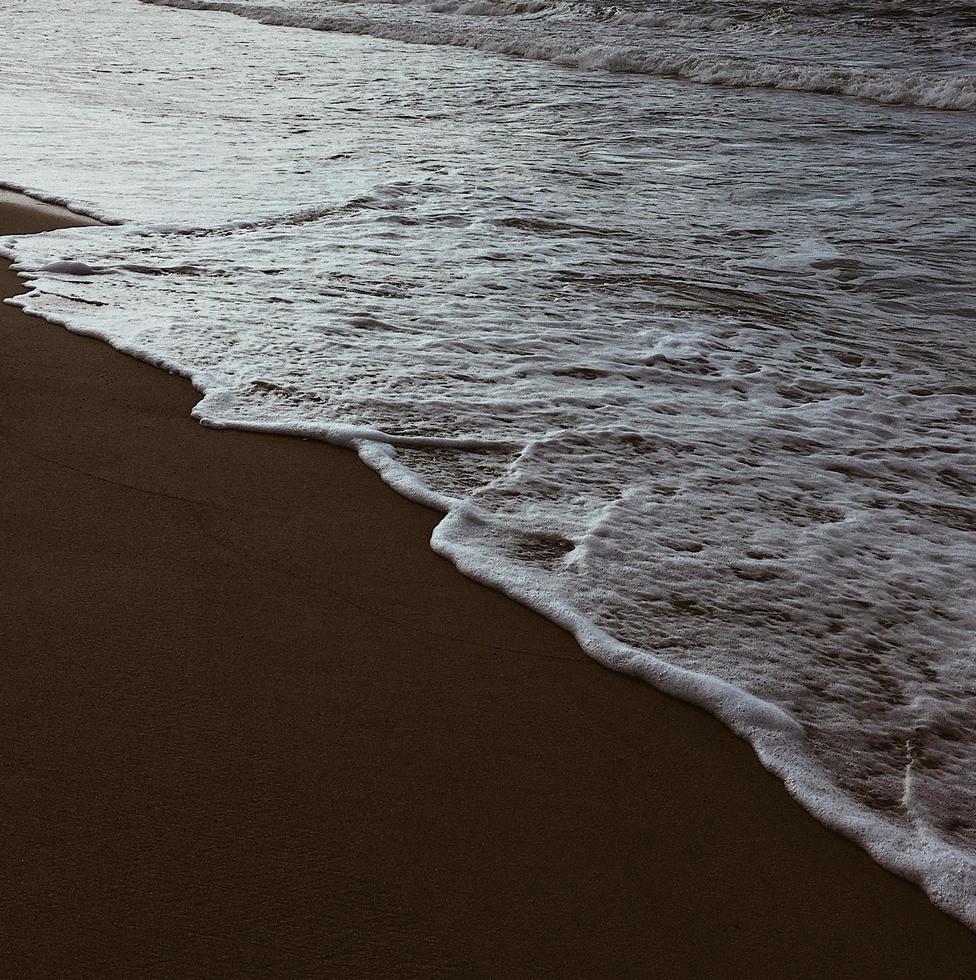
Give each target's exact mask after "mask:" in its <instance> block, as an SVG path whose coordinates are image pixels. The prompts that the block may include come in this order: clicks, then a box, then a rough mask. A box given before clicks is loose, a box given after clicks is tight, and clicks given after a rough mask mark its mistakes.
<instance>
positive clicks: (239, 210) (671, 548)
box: [0, 0, 976, 927]
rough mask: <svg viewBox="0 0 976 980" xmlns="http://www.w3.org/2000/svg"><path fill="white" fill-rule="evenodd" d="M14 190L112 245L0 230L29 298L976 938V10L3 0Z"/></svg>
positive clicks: (7, 176) (7, 136)
mask: <svg viewBox="0 0 976 980" xmlns="http://www.w3.org/2000/svg"><path fill="white" fill-rule="evenodd" d="M0 185H2V186H4V187H6V188H8V189H12V190H18V191H25V192H28V193H30V194H32V195H34V196H36V197H39V198H42V199H44V200H47V201H52V202H56V203H63V204H68V205H70V206H71V207H73V208H75V209H77V210H79V211H81V212H84V213H86V214H89V215H93V216H96V217H98V218H101V219H102V220H103V221H104V222H106V224H105V225H103V226H101V227H91V228H76V229H71V230H66V231H58V232H53V233H49V234H45V235H38V236H32V237H20V238H9V237H7V238H2V237H0V248H2V250H3V253H4V254H5V255H7V256H9V257H12V258H13V259H14V260H15V262H16V263H17V268H18V270H19V271H20V273H21V275H23V276H24V277H25V278H26V279H27V280H28V283H29V286H30V292H29V293H28V294H26V295H24V296H22V297H20V298H19V299H18V300H17V302H18V303H20V304H21V305H23V306H24V307H25V308H26V309H27V310H29V311H30V312H32V313H35V314H38V315H40V316H42V317H44V318H46V319H47V320H50V321H53V322H55V323H59V324H63V325H64V326H65V327H67V328H68V329H70V330H73V331H76V332H78V333H82V334H87V335H91V336H95V337H100V338H102V339H104V340H105V341H107V342H108V343H110V344H111V345H113V346H114V347H116V348H118V349H120V350H122V351H125V352H127V353H129V354H131V355H134V356H136V357H138V358H141V359H143V360H145V361H149V362H151V363H153V364H157V365H159V366H160V367H162V368H165V369H168V370H170V371H173V372H178V373H180V374H182V375H185V376H186V377H188V378H189V379H190V380H191V381H192V382H193V384H194V385H195V386H196V387H197V388H198V389H199V391H200V393H201V400H200V402H199V404H198V405H197V407H196V409H195V410H194V414H195V416H196V417H197V418H198V419H199V420H200V422H201V423H203V424H205V425H208V426H214V427H218V428H223V427H227V428H236V429H249V430H258V431H264V432H279V433H290V434H294V435H299V436H303V437H306V438H313V439H321V440H325V441H328V442H332V443H337V444H340V445H344V446H349V447H352V448H354V449H355V450H356V451H358V453H359V455H360V456H361V457H362V459H363V460H364V461H365V462H366V464H368V465H369V466H371V467H373V468H374V469H375V470H376V471H377V472H379V473H380V475H381V476H382V477H383V478H384V479H385V480H386V481H387V482H388V483H389V484H390V485H391V486H393V487H394V488H396V489H397V490H398V491H400V492H401V493H403V494H405V495H407V496H409V497H411V498H414V499H416V500H419V501H422V502H424V503H426V504H428V505H431V506H433V507H436V508H438V509H439V510H440V511H442V512H443V519H442V520H441V522H440V524H439V525H438V527H437V529H436V531H435V533H434V535H433V538H432V541H431V545H432V547H433V548H434V549H435V550H436V551H437V552H438V553H440V554H441V555H444V556H446V557H447V558H449V559H450V560H451V561H452V562H454V563H455V564H456V565H457V567H458V568H459V569H460V570H461V571H462V572H464V573H465V574H466V575H469V576H471V577H473V578H475V579H478V580H480V581H482V582H485V583H487V584H489V585H491V586H493V587H495V588H498V589H501V590H503V591H505V592H507V593H509V594H510V595H512V596H514V597H515V598H517V599H518V600H520V601H522V602H524V603H526V604H528V605H530V606H532V607H534V608H535V609H537V610H539V611H540V612H541V613H543V614H544V615H546V616H548V617H550V618H551V619H553V620H555V621H556V622H558V623H560V624H562V625H564V626H565V627H566V628H567V629H569V630H571V631H572V632H573V633H574V634H575V635H576V636H577V637H578V639H579V641H580V643H581V644H582V646H583V648H584V649H585V650H586V651H587V653H589V654H590V655H591V656H592V657H594V658H595V659H596V660H597V661H599V662H600V663H602V664H604V665H606V666H607V667H609V668H611V669H614V670H618V671H623V672H625V673H628V674H631V675H635V676H637V677H641V678H644V679H646V680H647V681H648V682H650V684H652V685H654V686H655V687H657V688H659V689H661V690H663V691H666V692H668V693H670V694H672V695H675V696H677V697H679V698H683V699H685V700H687V701H690V702H693V703H695V704H698V705H701V706H703V707H705V708H707V709H708V710H709V711H711V712H712V713H713V714H715V715H717V716H718V717H719V718H720V719H721V720H722V721H724V722H725V723H726V724H727V725H728V726H729V727H730V728H731V729H733V730H734V731H735V732H737V733H738V734H739V735H741V736H742V737H744V738H745V739H747V740H748V741H749V742H750V743H751V744H752V746H753V747H754V748H755V751H756V753H757V755H758V757H759V758H760V760H761V761H762V763H763V764H764V765H765V766H766V767H767V768H769V769H770V770H772V771H773V772H774V773H776V774H777V775H778V776H779V777H781V778H782V780H783V781H784V783H785V784H786V787H787V788H788V790H789V792H790V793H791V794H792V795H793V796H794V797H795V798H796V799H797V800H798V801H799V802H800V803H801V804H802V805H803V806H805V807H806V808H807V809H808V810H809V811H810V812H812V813H813V814H814V815H815V816H816V817H817V818H818V819H820V820H821V821H822V822H823V823H825V824H827V825H828V826H830V827H832V828H834V829H836V830H838V831H839V832H841V833H842V834H845V835H846V836H847V837H849V838H851V839H853V840H855V841H857V842H858V843H859V844H860V845H862V846H863V847H864V848H865V849H866V850H867V851H868V852H869V853H870V854H872V855H873V856H874V858H875V859H876V860H877V861H879V862H880V863H881V864H883V865H884V866H886V867H888V868H890V869H892V870H893V871H896V872H898V873H899V874H901V875H903V876H905V877H907V878H909V879H912V880H914V881H916V882H918V883H919V884H920V885H921V886H922V887H923V888H924V889H925V890H926V891H927V893H928V894H929V895H930V896H931V898H932V900H933V901H934V902H935V903H936V904H937V905H939V906H940V907H942V908H943V909H945V910H947V911H948V912H950V913H952V914H953V915H955V916H956V917H958V918H959V919H961V920H963V921H964V922H966V923H968V924H969V925H970V926H971V927H976V640H974V636H976V302H974V292H976V287H974V280H976V4H974V2H973V0H946V2H936V0H933V2H920V0H620V2H604V0H587V2H577V0H373V2H360V0H270V2H269V0H264V2H251V0H237V2H211V0H152V2H140V0H73V2H72V3H71V4H65V3H64V2H63V0H4V2H3V3H2V4H0ZM321 519H322V520H323V521H328V520H330V515H329V514H328V513H327V512H325V511H323V513H322V515H321ZM652 710H653V708H652V706H651V701H650V699H649V702H648V711H652Z"/></svg>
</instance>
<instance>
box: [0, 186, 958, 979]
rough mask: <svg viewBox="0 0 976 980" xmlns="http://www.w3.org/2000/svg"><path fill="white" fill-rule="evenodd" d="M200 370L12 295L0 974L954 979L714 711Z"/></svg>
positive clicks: (915, 893)
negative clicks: (227, 393) (557, 613)
mask: <svg viewBox="0 0 976 980" xmlns="http://www.w3.org/2000/svg"><path fill="white" fill-rule="evenodd" d="M68 221H69V218H68V217H67V216H66V215H65V214H64V213H59V212H58V211H57V210H55V209H37V208H33V207H31V206H21V205H20V204H18V203H16V202H15V200H14V199H13V198H11V197H10V196H9V195H4V196H3V197H2V198H0V233H11V232H28V231H35V230H40V229H42V228H44V227H52V226H54V225H60V224H65V223H67V222H68ZM19 288H20V284H19V282H18V281H17V280H16V278H15V277H14V276H13V275H12V273H10V272H9V270H7V269H6V267H5V266H4V268H3V270H2V271H0V291H2V293H3V294H4V295H11V294H12V293H14V292H15V291H16V290H17V289H19ZM196 399H197V395H196V393H195V392H194V391H193V389H192V387H191V386H190V385H189V384H188V383H187V382H186V381H184V380H181V379H179V378H176V377H173V376H170V375H168V374H166V373H164V372H162V371H159V370H156V369H154V368H151V367H149V366H147V365H145V364H142V363H140V362H138V361H135V360H132V359H130V358H127V357H125V356H123V355H122V354H119V353H118V352H116V351H114V350H112V349H110V348H109V347H107V346H105V345H103V344H101V343H99V342H97V341H94V340H90V339H85V338H82V337H78V336H75V335H73V334H70V333H68V332H67V331H65V330H63V329H61V328H59V327H54V326H51V325H49V324H46V323H44V322H42V321H40V320H36V319H32V318H28V317H26V316H24V315H23V314H22V313H21V312H20V311H19V310H17V309H15V308H13V307H11V306H9V305H4V306H2V307H0V461H2V462H0V472H2V474H3V479H2V482H0V649H2V656H0V692H2V693H0V697H2V712H0V724H2V741H0V744H2V746H3V751H2V753H0V833H2V837H0V903H2V908H3V914H2V915H0V975H2V976H4V977H17V978H28V977H59V978H68V977H86V978H92V977H98V978H108V977H126V978H132V977H180V978H184V977H186V978H188V977H235V978H236V977H322V978H325V977H328V978H332V977H335V978H359V977H369V978H383V980H388V978H393V977H397V978H400V977H459V978H461V977H463V978H481V977H484V978H489V977H490V978H516V977H533V978H534V977H559V978H567V977H581V978H582V977H585V978H617V977H667V978H671V977H675V978H678V977H681V978H684V977H688V978H692V977H694V978H706V977H707V978H718V977H730V978H731V977H738V978H765V977H770V978H772V977H776V978H783V977H793V978H795V977H810V978H813V977H818V978H819V977H827V976H833V977H851V978H855V977H856V978H869V977H886V978H899V977H904V978H921V977H937V978H954V977H959V978H963V977H966V978H971V977H973V976H976V935H974V934H972V933H970V932H968V931H967V930H966V929H965V928H963V927H962V926H961V925H959V924H957V923H956V922H954V921H953V920H952V919H950V918H949V917H948V916H946V915H944V914H942V913H941V912H939V911H937V910H936V909H935V908H934V907H933V906H931V905H930V904H929V902H928V901H927V899H926V898H925V897H924V896H923V894H922V893H921V891H919V890H918V889H917V888H916V887H915V886H913V885H911V884H910V883H908V882H906V881H903V880H901V879H899V878H896V877H895V876H893V875H891V874H889V873H888V872H886V871H884V870H882V869H881V868H879V867H878V866H876V865H875V864H874V863H873V862H872V861H871V860H870V859H869V858H868V857H867V856H866V855H865V854H864V853H862V852H861V851H860V850H859V849H858V848H856V847H855V846H854V845H852V844H850V843H848V842H847V841H845V840H843V839H841V838H840V837H838V836H836V835H835V834H833V833H831V832H830V831H828V830H826V829H824V828H823V827H822V826H820V825H819V824H817V823H816V822H815V821H814V820H813V818H812V817H810V816H809V815H807V814H806V813H805V812H804V811H803V810H802V809H801V808H800V807H799V806H798V805H797V804H796V803H794V802H793V800H791V799H790V798H789V797H788V795H787V794H786V792H785V790H784V789H783V787H782V786H781V785H780V783H779V782H778V781H777V780H776V779H774V778H773V777H772V776H770V775H769V774H768V773H766V772H765V771H764V770H763V769H762V768H761V767H760V766H759V764H758V762H757V761H756V760H755V758H754V757H753V755H752V752H751V750H750V749H749V747H748V746H747V745H745V744H744V743H742V742H741V741H739V740H738V739H737V738H735V737H734V736H732V735H731V734H730V733H729V732H728V731H726V730H725V729H724V728H723V727H722V726H721V725H720V724H719V723H718V722H716V721H715V720H714V719H712V718H711V717H709V716H708V715H706V714H705V713H703V712H702V711H700V710H698V709H695V708H692V707H689V706H687V705H684V704H681V703H679V702H676V701H673V700H671V699H669V698H666V697H664V696H662V695H660V694H659V693H657V692H655V691H653V690H652V689H650V688H649V687H647V686H645V685H643V684H641V683H639V682H637V681H633V680H630V679H627V678H625V677H621V676H619V675H616V674H613V673H610V672H609V671H606V670H604V669H602V668H601V667H599V666H597V665H596V664H595V663H593V662H592V661H590V660H588V659H587V658H586V657H585V656H584V655H583V654H582V653H581V651H580V650H579V648H578V647H577V645H576V644H575V642H574V641H573V640H572V638H571V637H570V636H568V635H567V634H566V633H564V632H563V631H561V630H560V629H558V628H557V627H555V626H553V625H552V624H550V623H548V622H546V621H545V620H543V619H542V618H540V617H539V616H537V615H535V614H534V613H532V612H530V611H528V610H526V609H524V608H522V607H521V606H519V605H517V604H516V603H514V602H512V601H510V600H508V599H506V598H504V597H503V596H501V595H499V594H497V593H495V592H493V591H491V590H489V589H486V588H483V587H481V586H478V585H476V584H474V583H472V582H470V581H468V580H466V579H464V578H463V577H462V576H461V575H460V574H459V573H458V572H457V571H456V570H455V569H454V568H453V567H452V566H451V565H450V564H448V563H447V562H445V561H444V560H442V559H440V558H438V557H437V556H435V555H434V554H433V553H432V552H431V551H430V550H429V548H428V545H427V541H428V538H429V535H430V532H431V529H432V528H433V526H434V524H435V523H436V521H437V515H436V514H435V513H433V512H431V511H428V510H426V509H424V508H423V507H420V506H417V505H415V504H412V503H409V502H407V501H405V500H403V499H401V498H400V497H398V496H397V495H396V494H394V493H393V491H391V490H389V489H388V488H387V487H385V486H384V485H383V484H382V483H381V481H380V480H379V478H378V477H376V476H375V475H374V474H373V473H371V472H370V471H369V470H368V469H367V468H366V467H365V466H363V465H362V464H361V463H360V462H359V461H358V459H357V458H356V457H355V456H354V455H353V454H352V453H350V452H347V451H344V450H340V449H335V448H332V447H329V446H323V445H319V444H314V443H310V442H303V441H301V440H297V439H288V438H282V437H276V436H262V435H254V434H246V433H236V432H216V431H213V430H208V429H205V428H203V427H201V426H200V425H198V424H197V423H195V422H194V421H193V420H192V419H191V418H190V410H191V408H192V406H193V404H194V402H195V401H196Z"/></svg>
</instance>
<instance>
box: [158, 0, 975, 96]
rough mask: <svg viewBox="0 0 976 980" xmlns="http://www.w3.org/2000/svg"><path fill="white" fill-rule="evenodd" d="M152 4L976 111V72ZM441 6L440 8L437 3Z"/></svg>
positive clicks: (165, 0)
mask: <svg viewBox="0 0 976 980" xmlns="http://www.w3.org/2000/svg"><path fill="white" fill-rule="evenodd" d="M141 2H142V3H146V4H149V5H152V6H158V7H175V8H178V9H182V10H202V11H216V12H222V13H230V14H236V15H237V16H240V17H246V18H248V19H250V20H256V21H258V22H260V23H262V24H267V25H270V26H275V27H299V28H305V29H307V30H315V31H330V32H335V33H341V34H359V35H366V36H370V37H377V38H382V39H385V40H391V41H403V42H407V43H411V44H429V45H444V46H450V47H463V48H474V49H476V50H480V51H485V52H489V53H492V54H502V55H510V56H515V57H520V58H527V59H530V60H533V61H549V62H553V63H554V64H557V65H562V66H565V67H572V68H582V69H585V70H588V71H606V72H615V73H629V74H640V75H650V76H655V77H659V78H673V79H678V80H682V81H688V82H695V83H698V84H703V85H716V86H722V87H726V88H754V89H772V90H782V91H791V92H809V93H815V94H821V95H839V96H848V97H852V98H858V99H865V100H868V101H871V102H876V103H879V104H882V105H904V106H915V107H920V108H928V109H941V110H953V111H976V74H937V73H934V72H910V71H897V70H885V69H860V68H849V67H842V66H834V65H822V64H806V63H789V62H781V61H761V60H753V59H750V58H745V57H738V56H728V55H714V54H704V53H699V52H689V51H685V50H673V49H667V48H654V47H647V46H644V45H629V44H623V45H619V44H602V43H597V44H594V43H591V41H590V39H586V40H584V41H582V42H581V41H580V40H579V39H577V38H572V37H570V38H566V37H558V36H555V37H554V36H553V33H552V32H551V31H547V30H545V29H544V28H542V29H536V30H532V29H524V27H523V29H521V30H517V31H515V30H496V31H492V30H484V31H479V32H475V31H472V30H471V27H470V26H469V25H456V24H451V23H446V24H442V23H438V22H437V21H436V20H435V19H433V18H426V19H424V18H421V17H417V16H415V17H412V18H408V19H405V20H402V21H396V20H392V19H391V20H381V19H379V18H374V17H369V16H364V15H352V16H350V15H348V14H340V15H335V14H332V15H322V14H317V13H310V12H308V11H306V10H299V11H294V10H287V9H282V8H280V7H270V6H261V5H253V4H243V3H234V2H226V0H141ZM497 6H498V5H497V4H494V3H490V2H488V0H472V2H456V0H445V3H444V4H443V8H444V9H445V10H446V9H449V7H455V8H456V9H460V8H462V7H467V8H471V10H469V11H467V12H469V13H470V12H474V9H475V8H477V11H478V12H482V13H483V15H484V16H486V17H490V16H497V14H496V13H495V12H494V11H493V10H492V9H491V8H496V7H497ZM518 8H521V10H522V11H523V12H532V11H536V10H541V9H543V5H542V4H538V3H532V2H529V3H524V4H516V5H510V9H509V13H510V14H515V13H517V11H518ZM438 9H439V8H438Z"/></svg>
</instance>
